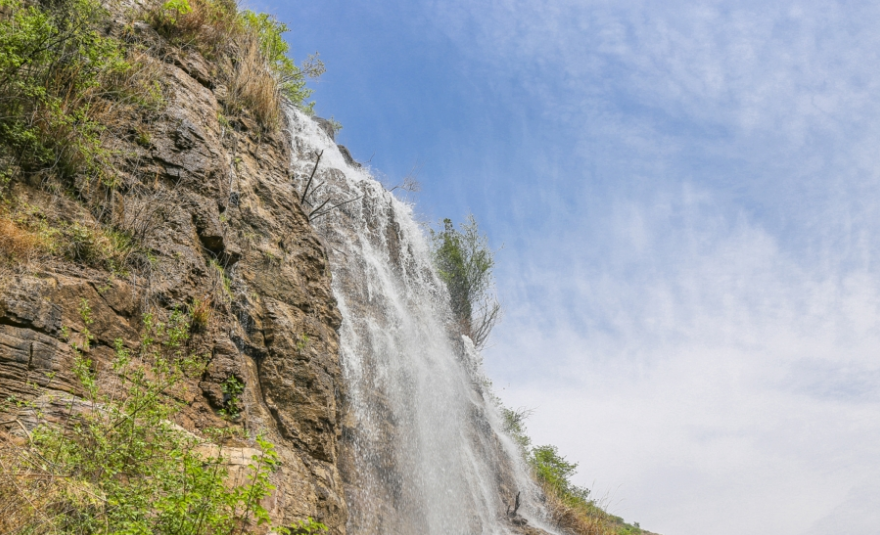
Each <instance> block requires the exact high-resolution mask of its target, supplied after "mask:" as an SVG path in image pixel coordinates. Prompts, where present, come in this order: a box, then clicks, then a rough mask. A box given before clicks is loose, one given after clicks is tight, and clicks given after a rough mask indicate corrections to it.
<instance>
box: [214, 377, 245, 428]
mask: <svg viewBox="0 0 880 535" xmlns="http://www.w3.org/2000/svg"><path fill="white" fill-rule="evenodd" d="M220 390H221V391H222V392H223V408H222V409H220V414H221V415H223V416H226V417H228V418H230V419H235V418H238V416H239V415H240V414H241V394H242V393H243V392H244V382H242V381H241V379H239V378H238V377H236V376H234V375H230V376H229V377H227V378H226V380H225V381H223V383H222V384H221V385H220Z"/></svg>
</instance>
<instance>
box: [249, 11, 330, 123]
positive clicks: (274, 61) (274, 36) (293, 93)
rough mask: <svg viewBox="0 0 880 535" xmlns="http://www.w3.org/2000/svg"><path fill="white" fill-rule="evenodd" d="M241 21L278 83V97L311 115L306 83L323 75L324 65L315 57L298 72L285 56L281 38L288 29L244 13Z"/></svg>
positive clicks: (268, 18)
mask: <svg viewBox="0 0 880 535" xmlns="http://www.w3.org/2000/svg"><path fill="white" fill-rule="evenodd" d="M241 20H242V22H243V23H244V27H245V28H246V29H247V30H248V31H249V32H251V33H252V35H255V36H256V38H257V42H258V43H259V48H260V54H261V55H262V57H263V60H264V61H265V62H266V65H267V66H268V67H269V69H270V70H271V71H272V73H273V74H274V75H275V78H276V79H277V80H278V84H279V89H280V90H281V94H283V95H284V96H285V97H287V98H288V99H289V100H290V101H291V102H292V103H294V104H295V105H297V106H300V107H302V108H303V109H305V110H307V111H309V112H311V110H312V109H313V107H314V102H312V103H309V104H306V103H305V101H306V99H308V98H309V96H311V94H312V90H311V89H309V88H308V87H306V79H307V78H318V77H319V76H321V75H322V74H324V71H325V69H324V63H323V62H322V61H320V60H319V59H318V58H317V54H315V55H313V56H309V59H308V60H307V61H306V62H304V64H303V68H302V69H300V68H299V67H297V66H296V64H295V63H294V62H293V59H291V58H290V55H289V54H290V45H288V44H287V41H285V40H284V37H283V34H285V33H287V32H289V31H290V28H288V27H287V24H285V23H283V22H281V21H279V20H278V19H276V18H275V17H274V16H272V15H269V14H268V13H255V12H253V11H250V10H245V11H243V12H242V13H241Z"/></svg>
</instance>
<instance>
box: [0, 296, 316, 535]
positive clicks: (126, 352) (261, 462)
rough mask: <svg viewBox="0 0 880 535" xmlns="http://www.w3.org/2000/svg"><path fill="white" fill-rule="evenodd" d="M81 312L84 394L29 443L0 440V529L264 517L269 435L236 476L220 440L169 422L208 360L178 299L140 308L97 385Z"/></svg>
mask: <svg viewBox="0 0 880 535" xmlns="http://www.w3.org/2000/svg"><path fill="white" fill-rule="evenodd" d="M80 313H81V316H82V319H83V322H84V324H85V328H84V329H83V330H82V332H81V333H80V336H79V341H78V342H77V341H74V342H73V343H72V345H73V347H74V351H75V364H74V373H75V375H76V378H77V380H78V384H79V387H80V388H81V390H82V394H83V399H82V400H76V399H73V398H70V399H69V400H66V401H65V400H62V401H64V402H65V403H66V404H67V411H66V412H67V415H66V416H65V420H66V422H64V424H63V425H62V424H60V423H49V422H48V421H46V420H45V419H43V423H42V424H41V425H39V426H38V427H37V428H36V429H34V430H33V431H32V432H31V433H30V437H29V438H30V439H29V441H28V442H27V443H26V444H25V445H23V446H13V445H11V444H8V443H7V444H3V447H2V448H0V513H2V514H0V531H2V532H3V533H8V534H10V535H25V534H28V535H42V534H46V535H49V534H52V535H55V534H58V535H61V534H65V535H67V534H71V535H74V534H75V535H79V534H83V535H85V534H95V535H98V534H102V535H103V534H106V535H109V534H122V533H125V534H144V535H147V534H153V535H171V534H175V535H177V534H188V535H202V534H204V535H231V534H233V533H245V532H250V531H251V529H252V527H253V526H255V525H259V524H267V523H269V522H270V519H269V515H268V513H267V511H266V510H265V509H264V508H263V507H262V505H261V500H263V499H264V498H266V497H268V496H269V495H270V493H271V492H272V490H273V489H274V487H273V486H272V484H271V482H270V480H269V477H270V475H271V473H272V472H273V471H274V470H275V468H276V467H277V465H278V462H279V460H278V455H277V453H276V452H275V449H274V447H273V445H272V444H271V443H269V442H268V441H266V440H264V439H263V438H261V437H259V436H257V437H256V445H257V447H258V449H259V450H258V451H259V452H260V453H259V454H257V455H254V456H253V457H252V462H251V464H250V466H249V467H248V468H247V470H248V472H249V474H248V475H247V477H246V478H237V479H236V480H233V479H232V478H231V477H230V473H229V469H228V460H227V457H226V456H225V454H224V451H223V449H222V448H220V447H218V446H216V445H212V444H211V443H210V442H208V441H207V440H205V439H202V438H199V437H197V436H195V435H193V434H191V433H188V432H186V431H184V430H182V429H181V428H180V427H178V426H176V425H174V424H173V423H172V419H173V417H174V416H175V414H176V413H177V412H178V411H179V409H180V406H181V403H182V402H181V401H180V399H182V397H183V394H184V393H185V385H184V381H183V380H184V378H185V377H187V376H192V375H196V374H198V373H200V372H201V370H202V369H203V362H202V359H201V358H199V357H198V356H195V355H190V354H188V353H187V352H186V351H185V342H186V340H187V338H188V336H189V317H188V316H187V315H186V314H184V313H183V312H180V311H175V312H173V313H172V314H171V316H170V318H169V319H168V321H166V322H159V321H156V319H155V318H154V317H153V316H152V315H147V316H145V317H144V332H143V334H142V335H141V338H140V343H139V345H138V346H137V347H135V348H133V349H129V348H126V347H125V346H124V344H123V342H122V341H121V340H117V341H116V357H115V359H114V360H113V363H112V371H113V378H112V380H108V381H107V382H108V385H102V378H101V377H99V376H98V375H97V374H96V373H95V372H94V371H93V369H94V363H93V362H92V361H91V359H90V358H89V356H88V355H89V353H90V352H91V341H92V336H91V333H90V332H89V325H91V323H92V319H91V310H90V308H89V305H88V303H87V302H86V301H83V302H82V304H81V307H80ZM102 386H103V387H102ZM32 408H33V409H35V410H37V411H39V410H40V405H37V404H35V405H33V406H32ZM38 416H41V415H40V414H39V413H38ZM242 479H244V480H246V482H241V481H242ZM308 525H310V526H312V527H313V528H314V527H315V526H316V525H317V526H319V527H323V526H320V525H319V524H317V523H314V522H311V521H309V524H308ZM269 527H270V528H272V529H274V530H275V531H276V532H277V533H289V530H288V529H286V528H284V527H272V526H269Z"/></svg>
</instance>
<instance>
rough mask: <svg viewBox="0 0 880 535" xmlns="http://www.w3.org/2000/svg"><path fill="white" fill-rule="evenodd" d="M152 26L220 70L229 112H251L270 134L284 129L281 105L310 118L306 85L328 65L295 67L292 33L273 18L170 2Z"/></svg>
mask: <svg viewBox="0 0 880 535" xmlns="http://www.w3.org/2000/svg"><path fill="white" fill-rule="evenodd" d="M148 20H149V21H150V23H151V24H152V25H153V27H154V28H156V30H157V31H158V32H159V33H160V34H161V35H163V36H164V37H165V38H167V39H168V40H169V41H170V42H171V43H173V44H175V45H177V46H178V47H181V48H183V49H187V50H193V51H197V52H199V53H200V54H202V56H204V57H205V58H206V59H208V60H209V61H211V62H213V63H215V64H216V65H217V66H218V67H219V69H218V72H217V74H218V76H219V78H220V79H221V80H222V82H223V83H224V84H225V85H226V87H227V90H228V96H227V98H226V102H225V104H226V106H227V107H229V108H232V110H231V111H235V109H236V108H239V109H240V108H247V109H250V110H251V111H252V112H253V113H254V115H255V116H256V117H257V119H258V120H259V121H260V122H261V123H262V124H263V125H264V126H265V127H268V128H276V127H277V126H278V125H279V124H280V122H281V102H282V100H283V99H287V100H289V101H290V102H291V103H293V104H294V105H296V106H298V107H300V108H301V109H303V110H305V111H306V112H308V113H311V111H312V109H313V106H314V102H312V103H306V100H307V99H308V98H309V96H310V95H311V94H312V90H311V89H309V88H308V87H307V86H306V81H307V79H308V78H317V77H319V76H320V75H321V74H323V72H324V64H323V63H322V62H321V61H320V60H318V59H317V57H316V56H309V58H308V59H307V60H306V61H305V62H303V64H302V66H301V67H297V65H296V63H294V61H293V59H291V57H290V55H289V54H290V47H289V45H288V44H287V42H285V41H284V38H283V34H284V33H286V32H288V31H289V28H288V27H287V25H286V24H285V23H283V22H281V21H279V20H277V19H276V18H275V17H273V16H272V15H269V14H266V13H256V12H254V11H251V10H240V9H239V7H238V4H237V2H235V0H168V1H166V2H165V3H164V4H161V5H160V6H157V7H156V8H155V9H153V10H152V11H151V12H150V13H149V14H148Z"/></svg>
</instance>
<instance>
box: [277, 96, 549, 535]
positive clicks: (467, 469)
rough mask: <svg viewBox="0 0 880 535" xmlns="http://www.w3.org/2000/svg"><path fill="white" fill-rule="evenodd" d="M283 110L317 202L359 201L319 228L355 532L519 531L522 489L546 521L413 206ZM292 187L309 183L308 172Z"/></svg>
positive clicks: (530, 511)
mask: <svg viewBox="0 0 880 535" xmlns="http://www.w3.org/2000/svg"><path fill="white" fill-rule="evenodd" d="M288 115H289V125H290V131H291V138H292V140H293V149H294V150H293V154H294V156H293V167H294V171H295V172H296V175H297V176H298V177H308V176H309V174H310V173H311V171H312V166H313V165H314V162H315V160H316V158H317V155H318V153H321V154H322V157H321V160H320V165H319V168H318V172H317V173H316V175H315V179H314V182H313V185H312V188H311V191H315V192H316V193H315V195H314V199H313V200H312V201H311V205H312V206H313V207H315V208H317V207H318V206H319V205H320V203H321V202H323V201H324V200H326V199H331V200H330V203H329V204H327V205H325V208H324V210H326V207H328V206H332V205H334V204H339V203H343V202H345V201H349V200H352V199H357V200H355V201H352V202H348V203H347V204H345V205H344V206H342V207H340V208H338V209H335V210H331V211H330V212H327V213H326V215H323V216H321V217H319V218H317V219H316V220H315V223H314V224H315V227H316V228H317V229H318V232H319V233H320V234H321V236H322V237H323V239H324V242H325V245H326V247H327V249H328V255H329V257H330V266H331V271H332V274H333V291H334V294H335V296H336V299H337V301H338V304H339V309H340V311H341V312H342V317H343V323H342V329H341V333H340V335H341V348H340V358H341V362H342V368H343V376H344V379H345V382H346V388H347V394H346V401H347V403H346V421H345V423H344V426H343V428H344V431H343V439H342V450H343V451H342V455H341V461H340V468H341V470H342V473H343V477H344V479H345V483H346V497H347V502H348V505H349V510H350V511H349V521H348V526H347V528H348V533H350V534H352V535H374V534H383V535H392V534H393V535H414V534H430V535H458V534H477V533H485V534H496V533H497V534H502V533H516V532H517V528H516V527H515V526H514V524H513V523H511V522H510V521H509V519H508V515H507V509H508V504H509V503H510V504H512V502H513V497H514V495H515V494H516V493H517V492H521V493H522V494H521V496H522V503H523V505H522V506H521V508H520V514H521V515H523V516H526V517H528V518H529V521H530V523H531V524H532V525H534V524H538V525H541V524H542V522H541V518H542V515H541V514H540V511H539V503H538V500H537V498H536V497H537V492H536V489H535V487H534V484H533V483H532V481H531V480H530V478H529V477H528V474H527V473H526V470H525V467H524V465H523V462H522V460H521V458H520V456H519V455H518V453H517V450H516V446H515V445H514V444H513V443H512V441H511V440H510V439H509V437H507V436H506V435H505V434H504V433H501V432H499V431H500V429H501V422H500V418H499V416H498V414H497V408H496V407H495V404H494V403H493V402H492V400H491V399H490V398H491V394H490V393H489V392H488V389H487V387H486V384H487V383H486V380H485V378H484V377H483V375H482V372H481V369H480V364H479V355H478V354H477V353H476V351H475V350H474V349H473V346H472V345H471V344H470V343H469V340H467V339H466V338H465V339H461V338H459V337H457V336H455V335H454V331H453V330H452V329H451V328H450V325H451V321H450V313H449V307H448V303H447V298H446V294H445V290H444V287H443V284H442V282H441V281H440V280H439V279H438V278H437V276H436V274H435V272H434V269H433V267H432V263H431V252H430V249H429V246H428V242H427V240H426V238H425V235H424V233H423V231H422V229H421V228H420V226H419V225H418V223H417V222H416V221H415V219H414V217H413V214H412V210H411V208H410V207H409V206H408V205H406V204H405V203H403V202H401V201H400V200H398V199H397V198H395V197H394V195H392V194H391V193H389V192H388V191H386V190H385V188H384V187H382V185H381V184H379V182H377V181H376V180H375V179H374V178H373V177H372V176H371V175H370V174H369V173H368V172H367V171H366V170H364V169H362V168H360V167H359V166H358V165H357V164H353V162H350V160H348V159H346V158H345V157H344V156H343V154H342V153H341V152H340V150H339V148H338V147H337V145H336V144H335V143H334V142H333V141H332V140H331V139H330V137H329V136H328V135H327V134H326V133H325V132H324V131H323V130H321V128H320V127H319V126H318V125H317V124H316V123H315V122H314V121H312V120H311V119H309V118H308V117H306V116H305V115H303V114H301V113H300V112H298V111H296V110H290V111H289V113H288ZM322 151H323V152H322ZM297 185H298V186H299V191H300V192H302V190H303V187H304V185H305V179H302V181H300V182H297ZM310 198H311V194H310ZM317 213H320V211H318V212H317ZM545 529H546V528H545Z"/></svg>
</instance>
